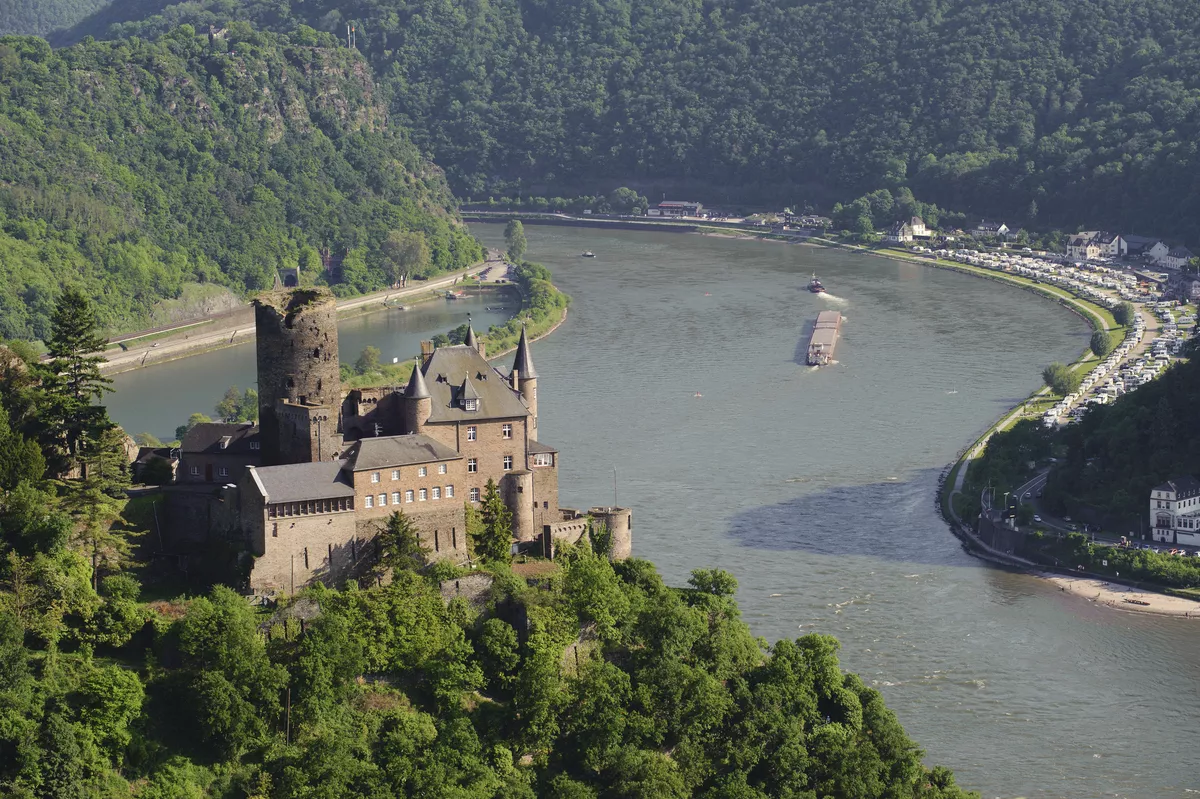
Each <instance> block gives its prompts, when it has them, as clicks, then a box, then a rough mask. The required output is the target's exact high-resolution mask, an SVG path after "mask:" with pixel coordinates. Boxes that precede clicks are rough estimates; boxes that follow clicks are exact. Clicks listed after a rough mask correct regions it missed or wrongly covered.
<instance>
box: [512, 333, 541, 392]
mask: <svg viewBox="0 0 1200 799" xmlns="http://www.w3.org/2000/svg"><path fill="white" fill-rule="evenodd" d="M512 368H513V371H514V372H516V373H517V378H518V379H521V380H524V379H525V378H527V377H537V370H536V369H534V368H533V356H532V355H530V354H529V339H528V338H526V337H525V326H524V325H521V340H520V342H518V343H517V357H516V358H514V359H513V365H512Z"/></svg>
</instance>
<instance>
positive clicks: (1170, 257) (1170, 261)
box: [1159, 247, 1192, 269]
mask: <svg viewBox="0 0 1200 799" xmlns="http://www.w3.org/2000/svg"><path fill="white" fill-rule="evenodd" d="M1190 260H1192V251H1191V250H1189V249H1188V248H1187V247H1174V248H1172V249H1171V251H1170V252H1168V253H1167V254H1166V255H1165V256H1163V258H1162V260H1161V261H1159V263H1161V264H1162V265H1163V266H1165V267H1166V268H1167V269H1183V267H1185V266H1187V263H1188V261H1190Z"/></svg>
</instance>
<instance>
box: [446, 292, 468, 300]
mask: <svg viewBox="0 0 1200 799" xmlns="http://www.w3.org/2000/svg"><path fill="white" fill-rule="evenodd" d="M466 297H467V295H466V293H465V292H462V291H447V292H446V299H448V300H463V299H466Z"/></svg>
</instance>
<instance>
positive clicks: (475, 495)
mask: <svg viewBox="0 0 1200 799" xmlns="http://www.w3.org/2000/svg"><path fill="white" fill-rule="evenodd" d="M471 501H472V502H478V501H479V489H478V488H472V489H471Z"/></svg>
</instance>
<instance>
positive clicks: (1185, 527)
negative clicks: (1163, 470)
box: [1150, 476, 1200, 545]
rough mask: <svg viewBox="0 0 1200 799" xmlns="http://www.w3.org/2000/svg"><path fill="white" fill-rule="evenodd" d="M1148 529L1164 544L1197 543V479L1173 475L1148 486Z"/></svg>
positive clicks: (1199, 534)
mask: <svg viewBox="0 0 1200 799" xmlns="http://www.w3.org/2000/svg"><path fill="white" fill-rule="evenodd" d="M1150 532H1151V534H1152V535H1153V537H1154V540H1155V541H1161V542H1163V543H1164V544H1192V545H1197V544H1200V480H1197V479H1196V478H1194V477H1191V476H1188V477H1177V478H1175V479H1174V480H1168V481H1167V482H1165V483H1163V484H1162V485H1157V486H1155V487H1154V488H1153V489H1151V491H1150Z"/></svg>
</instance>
